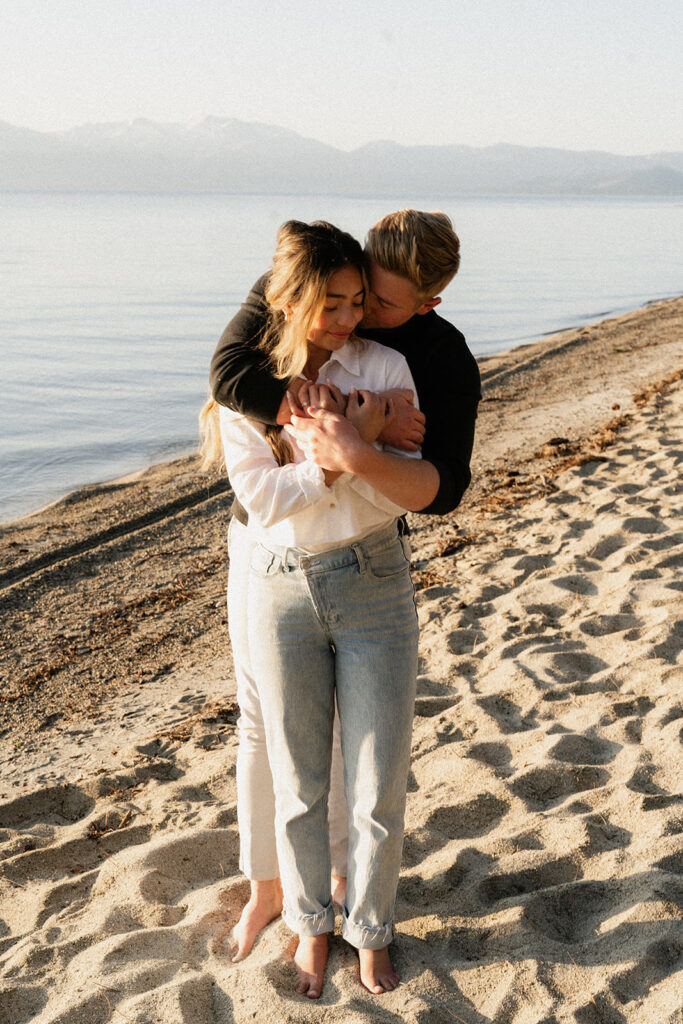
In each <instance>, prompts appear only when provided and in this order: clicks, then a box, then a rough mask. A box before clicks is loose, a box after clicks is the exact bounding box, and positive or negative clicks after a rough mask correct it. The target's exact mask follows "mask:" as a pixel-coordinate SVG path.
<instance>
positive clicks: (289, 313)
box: [282, 306, 294, 320]
mask: <svg viewBox="0 0 683 1024" xmlns="http://www.w3.org/2000/svg"><path fill="white" fill-rule="evenodd" d="M282 312H283V313H284V315H285V320H291V319H292V318H293V317H294V306H285V308H284V309H283V310H282Z"/></svg>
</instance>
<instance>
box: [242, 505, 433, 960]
mask: <svg viewBox="0 0 683 1024" xmlns="http://www.w3.org/2000/svg"><path fill="white" fill-rule="evenodd" d="M247 613H248V623H249V625H248V634H249V650H250V654H251V659H252V669H253V673H254V677H255V679H256V684H257V687H258V690H259V694H260V698H261V708H262V712H263V718H264V724H265V729H266V739H267V744H268V757H269V760H270V767H271V770H272V775H273V784H274V789H275V804H276V814H275V823H276V833H277V850H278V860H279V864H280V875H281V878H282V886H283V891H284V903H285V906H284V910H283V917H284V919H285V921H286V923H287V924H288V925H289V927H290V928H292V930H293V931H295V932H297V933H298V934H299V935H319V934H322V933H324V932H328V931H332V930H333V929H334V911H333V908H332V900H331V896H330V847H329V838H328V829H327V800H328V793H329V786H330V761H331V750H332V722H333V718H334V706H335V693H336V700H337V706H338V708H339V718H340V721H341V734H342V752H343V759H344V788H345V792H346V801H347V804H348V808H349V853H348V871H347V878H348V883H347V892H346V902H345V906H344V913H343V922H342V934H343V936H344V938H345V939H347V941H348V942H350V943H351V944H352V945H354V946H356V947H357V948H362V949H382V948H383V947H384V946H387V945H388V944H389V942H390V941H391V939H392V938H393V935H394V923H393V918H394V903H395V899H396V887H397V884H398V874H399V869H400V863H401V851H402V846H403V819H404V811H405V797H406V784H407V778H408V769H409V763H410V743H411V731H412V722H413V711H414V703H415V678H416V674H417V640H418V626H417V612H416V609H415V601H414V592H413V584H412V580H411V578H410V563H409V559H408V557H407V555H406V550H405V547H404V542H403V539H402V538H400V537H399V535H398V530H397V527H396V523H392V524H391V525H390V526H388V527H386V528H384V529H382V530H379V531H377V532H375V533H373V534H371V535H370V536H369V537H366V538H364V539H363V540H361V541H358V542H356V543H354V544H351V545H350V546H348V547H340V548H336V549H334V550H333V551H325V552H323V553H322V554H317V555H307V554H305V553H304V552H302V551H300V550H297V549H292V548H288V549H282V548H280V549H268V548H266V547H264V546H262V545H261V544H257V545H256V546H255V548H254V552H253V554H252V561H251V571H250V576H249V588H248V609H247Z"/></svg>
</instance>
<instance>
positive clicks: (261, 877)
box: [239, 854, 280, 882]
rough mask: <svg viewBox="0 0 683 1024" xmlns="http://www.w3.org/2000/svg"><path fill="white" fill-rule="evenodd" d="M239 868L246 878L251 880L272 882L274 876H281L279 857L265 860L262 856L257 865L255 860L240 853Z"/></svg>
mask: <svg viewBox="0 0 683 1024" xmlns="http://www.w3.org/2000/svg"><path fill="white" fill-rule="evenodd" d="M239 868H240V871H241V872H242V874H243V875H244V876H245V878H248V879H249V881H250V882H272V881H273V879H274V878H279V877H280V866H279V864H278V862H277V857H276V858H275V859H274V860H272V861H264V860H263V858H261V859H260V860H259V862H258V867H256V862H255V860H249V859H248V858H247V857H245V856H243V855H242V854H240V863H239Z"/></svg>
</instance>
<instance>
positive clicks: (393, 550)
mask: <svg viewBox="0 0 683 1024" xmlns="http://www.w3.org/2000/svg"><path fill="white" fill-rule="evenodd" d="M365 568H366V572H367V574H368V576H369V577H370V578H371V579H375V580H390V579H393V577H394V576H400V575H401V573H407V572H408V571H409V570H410V561H409V559H407V558H406V553H405V551H404V549H403V544H402V543H401V539H400V538H398V539H397V540H396V541H395V542H394V543H393V544H392V545H391V547H388V548H384V549H383V550H382V551H375V552H373V553H372V554H371V555H367V556H366V558H365Z"/></svg>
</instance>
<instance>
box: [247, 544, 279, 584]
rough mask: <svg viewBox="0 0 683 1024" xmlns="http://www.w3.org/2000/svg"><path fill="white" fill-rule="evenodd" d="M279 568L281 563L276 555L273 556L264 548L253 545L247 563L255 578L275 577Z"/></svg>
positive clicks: (259, 545)
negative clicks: (249, 559) (249, 560)
mask: <svg viewBox="0 0 683 1024" xmlns="http://www.w3.org/2000/svg"><path fill="white" fill-rule="evenodd" d="M281 568H282V561H281V559H280V558H279V557H278V555H274V554H273V552H272V551H269V550H268V548H264V547H263V545H261V544H256V545H254V550H253V551H252V553H251V562H250V563H249V571H250V572H253V573H254V575H255V576H263V577H266V576H276V575H277V574H278V573H279V572H280V569H281Z"/></svg>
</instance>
